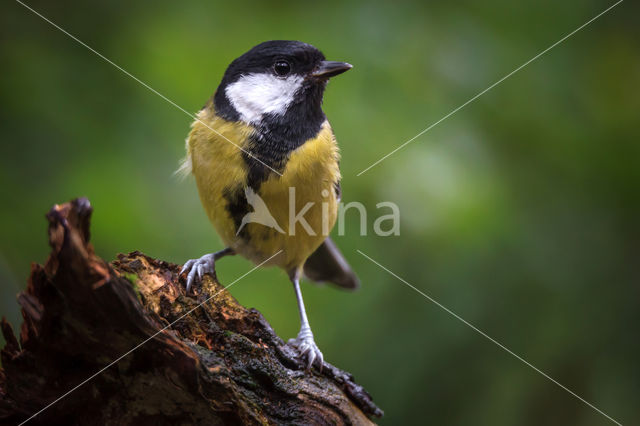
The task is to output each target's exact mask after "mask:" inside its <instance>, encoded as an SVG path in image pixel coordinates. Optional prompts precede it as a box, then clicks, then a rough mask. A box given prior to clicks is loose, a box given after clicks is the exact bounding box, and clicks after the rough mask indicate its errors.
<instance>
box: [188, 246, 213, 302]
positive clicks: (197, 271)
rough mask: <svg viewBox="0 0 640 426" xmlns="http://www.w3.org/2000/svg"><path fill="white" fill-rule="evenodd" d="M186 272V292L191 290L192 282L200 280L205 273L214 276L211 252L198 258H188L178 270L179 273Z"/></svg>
mask: <svg viewBox="0 0 640 426" xmlns="http://www.w3.org/2000/svg"><path fill="white" fill-rule="evenodd" d="M185 272H188V275H187V293H189V290H191V286H192V285H193V283H195V282H198V281H202V278H203V277H204V275H205V274H210V275H212V276H214V277H215V275H216V264H215V259H214V257H213V254H205V255H204V256H202V257H201V258H199V259H190V260H187V262H186V263H185V264H184V266H183V267H182V270H180V275H182V274H183V273H185Z"/></svg>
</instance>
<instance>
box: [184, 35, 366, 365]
mask: <svg viewBox="0 0 640 426" xmlns="http://www.w3.org/2000/svg"><path fill="white" fill-rule="evenodd" d="M351 68H352V66H351V65H350V64H348V63H345V62H334V61H327V60H325V57H324V55H323V54H322V52H320V51H319V50H318V49H316V48H315V47H313V46H311V45H309V44H307V43H302V42H299V41H267V42H264V43H261V44H259V45H257V46H255V47H253V48H252V49H251V50H249V51H248V52H246V53H245V54H243V55H242V56H240V57H239V58H237V59H236V60H234V61H233V62H232V63H231V64H230V65H229V67H228V68H227V70H226V72H225V73H224V76H223V78H222V82H221V83H220V85H219V86H218V88H217V90H216V92H215V94H214V95H213V96H212V97H211V99H210V100H209V101H208V102H207V104H206V105H205V106H204V107H203V109H202V110H201V111H200V112H199V113H198V114H197V119H196V120H195V121H194V122H193V124H192V126H191V127H192V130H191V132H190V133H189V137H188V138H187V144H186V145H187V146H186V149H187V155H186V157H185V160H184V162H183V165H182V169H183V170H184V171H186V172H188V173H189V172H190V173H192V174H193V175H194V176H195V180H196V184H197V186H198V192H199V194H200V200H201V201H202V205H203V206H204V209H205V210H206V212H207V215H208V217H209V219H210V221H211V223H212V224H213V226H214V228H215V229H216V231H217V232H218V234H219V235H220V237H221V239H222V241H223V243H224V245H225V246H226V248H225V249H224V250H221V251H218V252H216V253H211V254H206V255H204V256H202V257H200V258H199V259H191V260H189V261H187V262H186V263H185V265H184V267H183V269H182V271H181V273H188V276H187V279H186V281H187V283H186V287H187V291H189V289H190V288H191V286H192V284H193V283H194V282H196V281H199V280H201V279H202V277H203V274H211V275H213V276H215V262H216V261H217V260H218V259H220V258H221V257H224V256H227V255H233V254H240V255H242V256H244V257H246V258H247V259H250V260H251V261H253V262H254V263H255V264H262V263H263V262H265V261H266V263H265V264H264V265H263V266H278V267H280V268H282V269H284V270H285V271H286V272H287V274H288V275H289V278H290V280H291V282H292V283H293V286H294V290H295V294H296V299H297V302H298V310H299V313H300V322H301V327H300V332H299V333H298V335H297V337H296V338H295V339H290V340H289V342H288V344H289V345H291V346H292V347H293V348H295V349H296V350H297V351H298V353H299V354H300V356H301V358H302V360H303V361H304V362H305V364H306V366H307V368H310V367H311V365H313V363H314V361H316V362H317V363H318V365H319V366H320V367H322V363H323V356H322V353H321V352H320V350H319V349H318V347H317V345H316V343H315V341H314V339H313V333H312V332H311V327H310V326H309V321H308V319H307V315H306V312H305V308H304V303H303V300H302V293H301V291H300V279H301V277H302V275H303V274H304V275H305V276H306V277H307V278H309V279H311V280H313V281H317V282H331V283H334V284H336V285H338V286H339V287H343V288H348V289H354V288H357V287H358V285H359V283H358V279H357V277H356V275H355V274H354V273H353V271H352V270H351V268H350V267H349V265H348V264H347V262H346V261H345V259H344V257H343V256H342V254H341V253H340V251H339V250H338V248H337V247H336V245H335V244H334V243H333V242H332V241H331V239H329V237H328V234H329V232H330V231H331V228H333V226H334V224H335V221H336V216H337V210H338V203H339V201H340V197H341V190H340V170H339V166H338V161H339V150H338V145H337V143H336V139H335V137H334V134H333V131H332V130H331V126H330V125H329V122H328V121H327V118H326V116H325V114H324V112H323V111H322V97H323V94H324V90H325V87H326V85H327V82H328V80H329V79H330V78H331V77H334V76H336V75H338V74H341V73H343V72H345V71H347V70H349V69H351Z"/></svg>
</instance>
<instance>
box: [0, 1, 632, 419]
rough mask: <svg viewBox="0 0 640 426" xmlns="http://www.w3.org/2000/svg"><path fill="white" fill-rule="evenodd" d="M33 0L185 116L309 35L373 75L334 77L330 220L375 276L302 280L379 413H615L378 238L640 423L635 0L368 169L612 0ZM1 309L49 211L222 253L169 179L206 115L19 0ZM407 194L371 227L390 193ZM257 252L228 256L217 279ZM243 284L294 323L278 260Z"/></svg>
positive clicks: (365, 272)
mask: <svg viewBox="0 0 640 426" xmlns="http://www.w3.org/2000/svg"><path fill="white" fill-rule="evenodd" d="M28 4H30V5H31V6H33V7H34V8H36V9H37V10H38V11H40V12H41V13H43V14H44V15H45V16H47V17H48V18H50V19H51V20H53V21H54V22H56V23H57V24H59V25H60V26H62V27H63V28H65V29H66V30H68V31H69V32H71V33H72V34H74V35H75V36H77V37H78V38H80V39H81V40H83V41H84V42H86V43H88V44H89V45H90V46H92V47H93V48H95V49H96V50H98V51H99V52H101V53H103V54H104V55H106V56H107V57H108V58H110V59H112V60H113V61H114V62H116V63H117V64H119V65H120V66H122V67H123V68H125V69H126V70H128V71H129V72H131V73H132V74H134V75H135V76H137V77H139V78H140V79H141V80H143V81H144V82H146V83H148V84H149V85H150V86H152V87H153V88H155V89H157V90H158V91H159V92H161V93H162V94H164V95H166V96H167V97H168V98H170V99H172V100H173V101H175V102H176V103H177V104H179V105H180V106H182V107H184V108H185V109H186V110H188V111H193V112H196V111H197V110H198V109H199V108H200V107H201V106H202V105H203V104H204V102H205V101H206V100H207V99H208V97H209V96H210V95H211V94H212V93H213V91H214V90H215V88H216V86H217V84H218V82H219V81H220V79H221V77H222V73H223V72H224V69H225V67H226V65H227V64H228V63H229V62H230V61H231V60H233V59H234V58H235V57H237V56H239V55H240V54H242V53H243V52H245V51H246V50H248V49H249V48H250V47H252V46H253V45H255V44H257V43H258V42H261V41H264V40H269V39H298V40H303V41H306V42H309V43H312V44H314V45H316V46H317V47H318V48H320V49H321V50H323V51H324V53H325V55H326V56H327V58H329V59H334V60H345V61H348V62H350V63H352V64H354V66H355V67H354V69H353V70H352V71H350V72H349V73H346V74H344V75H342V76H340V77H339V78H336V79H335V80H333V81H332V82H331V84H330V85H329V87H328V90H327V93H326V96H325V112H326V113H327V115H328V117H329V119H330V120H331V123H332V125H333V128H334V130H335V133H336V135H337V137H338V140H339V142H340V144H341V147H342V153H343V159H342V164H341V165H342V171H343V175H344V177H343V184H342V185H343V194H344V201H345V202H349V201H360V202H362V203H364V204H365V205H366V206H367V207H368V208H369V220H368V230H369V234H370V235H368V236H360V235H359V220H358V217H357V215H356V214H355V212H354V211H351V212H350V213H348V214H347V222H346V229H347V232H346V235H345V236H343V237H336V241H337V242H338V244H339V245H340V246H341V248H342V249H343V251H344V253H345V255H346V257H347V258H348V260H349V262H350V263H351V264H352V265H353V267H354V268H355V270H356V271H357V272H358V274H359V275H360V277H361V279H362V283H363V285H362V289H361V290H360V291H358V292H356V293H345V292H341V291H339V290H336V289H333V288H327V287H317V286H312V285H307V284H305V286H304V288H303V293H304V295H305V301H306V303H307V310H308V312H309V315H310V320H311V324H312V326H313V329H314V332H315V334H316V339H317V341H318V343H319V345H320V347H321V349H322V350H323V352H324V354H325V358H326V359H327V360H328V361H329V362H331V363H334V364H335V365H337V366H339V367H341V368H344V369H346V370H348V371H351V372H353V374H354V375H355V377H356V379H357V380H358V381H359V382H360V383H362V384H363V385H364V386H365V387H366V388H367V389H368V390H369V391H370V393H371V394H372V395H373V397H374V400H375V401H376V402H377V403H378V404H379V405H380V406H381V407H382V408H383V409H384V410H385V411H386V416H385V417H384V418H383V419H381V420H380V423H381V424H387V425H399V424H425V423H431V424H446V425H470V424H486V425H514V424H525V425H529V424H530V425H539V424H545V425H569V424H571V425H573V424H580V425H600V424H610V422H609V421H608V420H607V419H606V418H605V417H603V416H602V415H600V414H598V413H597V412H596V411H594V410H593V409H591V408H589V407H588V406H586V405H585V404H583V403H582V402H580V401H579V400H577V399H576V398H574V397H573V396H571V395H570V394H569V393H567V392H566V391H564V390H562V389H560V388H559V387H558V386H556V385H555V384H553V383H551V382H550V381H548V380H547V379H545V378H544V377H542V376H541V375H540V374H538V373H536V372H535V371H533V370H532V369H531V368H529V367H528V366H526V365H525V364H523V363H522V362H520V361H518V360H517V359H515V358H514V357H512V356H511V355H509V354H507V353H506V352H504V351H503V350H501V349H500V348H498V347H497V346H496V345H494V344H493V343H491V342H490V341H489V340H487V339H485V338H484V337H482V336H480V335H479V334H478V333H476V332H475V331H473V330H472V329H470V328H468V327H467V326H465V325H464V324H462V323H461V322H459V321H458V320H457V319H455V318H454V317H452V316H451V315H450V314H448V313H446V312H444V311H443V310H441V309H440V308H439V307H437V306H436V305H434V304H433V303H431V302H430V301H428V300H427V299H425V298H423V297H422V296H420V295H418V294H417V293H416V292H414V291H413V290H411V289H410V288H408V287H407V286H405V285H404V284H402V283H401V282H400V281H398V280H397V279H395V278H393V277H392V276H390V275H389V274H387V273H386V272H384V271H382V270H381V269H380V268H378V267H377V266H376V265H374V264H373V263H371V262H370V261H368V260H367V259H365V258H364V257H363V256H361V255H359V254H358V253H357V252H356V250H357V249H359V250H362V251H363V252H364V253H366V254H367V255H369V256H371V257H372V258H374V259H376V260H378V261H379V262H381V263H382V264H383V265H385V266H387V267H388V268H390V269H391V270H392V271H394V272H395V273H397V274H398V275H400V276H401V277H403V278H404V279H406V280H407V281H408V282H410V283H412V284H413V285H415V286H416V287H417V288H419V289H421V290H422V291H424V292H425V293H427V294H428V295H430V296H431V297H433V298H434V299H435V300H437V301H439V302H440V303H442V304H443V305H445V306H447V307H448V308H450V309H452V310H453V311H455V312H456V313H457V314H459V315H460V316H461V317H463V318H465V319H466V320H468V321H470V322H471V323H473V324H474V325H476V326H477V327H479V328H480V329H482V330H483V331H485V332H486V333H488V334H489V335H490V336H492V337H494V338H495V339H497V340H498V341H500V342H501V343H503V344H504V345H506V346H507V347H509V348H510V349H512V350H513V351H514V352H515V353H517V354H519V355H521V356H522V357H523V358H525V359H526V360H528V361H529V362H531V363H532V364H534V365H535V366H537V367H538V368H540V369H541V370H543V371H545V372H546V373H548V374H549V375H550V376H552V377H553V378H555V379H557V380H558V381H559V382H560V383H562V384H564V385H566V386H567V387H568V388H570V389H571V390H573V391H575V392H576V393H577V394H578V395H580V396H582V397H584V398H585V399H586V400H588V401H590V402H592V403H593V404H594V405H596V406H597V407H598V408H600V409H601V410H603V411H604V412H606V413H607V414H609V415H610V416H612V417H613V418H615V419H617V420H618V421H620V422H622V423H634V422H637V421H638V420H639V419H640V406H639V405H638V401H639V400H640V368H639V367H638V361H639V360H640V344H639V340H638V337H639V331H640V327H639V325H640V309H639V305H640V283H639V279H640V269H639V264H638V249H639V243H640V229H639V226H638V215H639V213H640V196H639V195H640V167H639V165H640V164H639V163H640V145H639V138H638V136H639V132H638V130H637V127H638V124H639V120H638V115H639V111H640V96H639V89H640V37H639V32H638V12H639V10H638V7H637V5H636V4H633V3H632V2H630V1H627V2H624V3H622V4H620V5H619V6H617V7H616V8H614V9H613V10H612V11H611V12H609V13H608V14H606V15H604V16H603V17H601V18H600V19H599V20H597V21H595V22H594V23H593V24H591V25H589V26H588V27H586V28H585V29H584V30H583V31H581V32H579V33H577V34H576V35H575V36H573V37H572V38H570V39H568V40H567V41H566V42H564V43H562V44H561V45H559V46H558V47H557V48H555V49H554V50H552V51H550V52H549V53H547V54H546V55H544V56H543V57H541V58H540V59H539V60H537V61H535V62H533V63H532V64H530V65H529V66H527V67H526V68H524V69H523V70H522V71H520V72H518V73H517V74H515V75H514V76H512V77H511V78H509V79H508V80H506V81H505V82H503V83H502V84H500V85H499V86H497V87H495V88H494V89H492V90H491V91H489V92H488V93H486V94H485V95H483V96H482V97H480V98H479V99H478V100H477V101H475V102H473V103H472V104H470V105H468V106H467V107H465V108H464V109H462V110H461V111H459V112H458V113H457V114H455V115H453V116H452V117H450V118H448V119H447V120H445V121H443V122H442V123H440V124H439V125H438V126H436V127H435V128H433V130H431V131H429V132H428V133H426V134H425V135H423V136H422V137H420V138H419V139H417V140H416V141H415V142H413V143H412V144H411V145H409V146H408V147H406V148H404V149H403V150H401V151H399V152H398V153H397V154H395V155H393V156H391V157H390V158H388V159H387V160H386V161H384V162H383V163H381V164H380V165H378V166H377V167H375V168H373V169H371V170H370V171H368V172H367V173H365V174H363V175H362V176H360V177H357V176H356V174H357V173H358V172H360V171H361V170H362V169H364V168H365V167H367V166H369V165H370V164H371V163H372V162H374V161H375V160H377V159H378V158H380V157H381V156H382V155H384V154H386V153H388V152H389V151H391V150H392V149H394V148H395V147H397V146H398V145H400V144H401V143H402V142H404V141H406V140H407V139H409V138H411V137H412V136H414V135H415V134H416V133H418V132H419V131H420V130H422V129H424V128H425V127H427V126H428V125H430V124H432V123H433V122H435V121H437V120H438V119H440V118H441V117H443V116H444V115H445V114H447V113H448V112H450V111H451V110H453V109H454V108H456V107H457V106H459V105H461V104H462V103H464V102H465V101H467V100H468V99H470V98H471V97H473V96H474V95H475V94H477V93H478V92H480V91H481V90H483V89H485V88H486V87H488V86H489V85H490V84H492V83H494V82H495V81H497V80H498V79H499V78H501V77H502V76H504V75H506V74H507V73H509V72H510V71H512V70H513V69H515V68H516V67H517V66H519V65H520V64H522V63H524V62H525V61H527V60H528V59H530V58H531V57H533V56H534V55H536V54H537V53H539V52H540V51H542V50H543V49H545V48H546V47H548V46H549V45H551V44H552V43H554V42H556V41H557V40H559V39H560V38H561V37H562V36H564V35H566V34H568V33H569V32H571V31H572V30H574V29H575V28H577V27H578V26H580V25H582V24H583V23H585V22H586V21H587V20H589V19H591V18H592V17H594V16H595V15H596V14H598V13H599V12H601V11H602V10H604V9H605V8H606V7H608V6H609V5H611V4H613V2H604V1H570V2H556V1H550V0H545V1H542V2H533V1H528V2H511V1H506V0H488V1H487V0H483V1H479V0H473V1H462V2H449V3H444V2H443V3H435V2H418V1H416V2H414V3H406V4H402V5H400V4H396V5H392V4H387V5H382V4H379V5H376V4H373V3H369V2H314V3H311V2H295V3H286V2H274V3H270V2H269V3H268V2H255V3H252V2H245V1H234V2H172V1H157V2H139V3H135V4H133V3H132V2H126V1H121V0H118V1H108V2H107V1H98V2H92V4H90V5H89V4H87V3H86V2H71V1H60V2H45V1H30V2H29V3H28ZM0 34H1V35H2V38H1V45H0V58H1V60H2V62H1V64H2V71H1V75H2V77H1V78H0V90H1V92H0V99H1V103H0V105H1V106H0V108H1V111H2V124H1V125H2V143H1V150H0V181H1V182H2V185H1V186H0V191H1V193H0V195H1V196H2V200H3V202H2V203H1V204H0V232H1V234H0V280H1V283H2V285H1V287H0V297H1V301H0V311H1V313H3V314H4V315H6V316H7V317H8V318H9V319H10V321H11V322H12V323H13V324H14V325H15V326H18V324H19V323H20V315H19V311H18V308H17V303H16V301H15V295H16V293H18V292H19V291H20V290H21V289H23V288H24V287H25V283H26V278H27V276H28V274H29V268H30V266H29V265H30V262H32V261H35V262H40V263H42V262H44V260H45V259H46V256H47V253H48V247H47V242H46V225H45V220H44V213H45V212H46V211H47V210H48V209H49V207H50V206H51V205H52V204H54V203H59V202H64V201H66V200H69V199H71V198H74V197H77V196H86V197H88V198H89V199H90V200H91V202H92V204H93V206H94V208H95V212H94V217H93V227H92V238H93V243H94V245H95V247H96V250H97V252H98V253H99V254H100V255H101V256H103V257H104V258H105V259H113V258H114V257H115V255H116V253H118V252H128V251H132V250H136V249H138V250H142V251H144V252H145V253H147V254H149V255H151V256H154V257H158V258H162V259H166V260H169V261H172V262H177V263H182V262H183V261H185V260H186V259H188V258H193V257H197V256H200V255H202V254H204V253H205V252H211V251H213V250H218V249H220V248H221V243H220V241H219V240H218V238H217V236H216V235H215V233H214V231H213V229H212V227H211V226H210V225H209V223H208V221H207V219H206V217H205V214H204V212H203V210H202V208H201V206H200V202H199V199H198V195H197V192H196V187H195V183H194V182H193V179H187V180H186V181H180V180H179V179H177V178H175V177H174V176H173V175H172V172H173V171H174V170H175V169H176V168H177V166H178V161H179V159H180V158H181V157H182V156H183V154H184V138H185V137H186V135H187V132H188V130H189V124H190V121H191V120H190V118H189V117H187V116H186V115H185V114H184V113H182V112H180V111H178V110H177V109H175V108H174V107H172V106H171V105H169V104H168V103H167V102H165V101H164V100H162V99H161V98H159V97H158V96H156V95H154V94H153V93H151V92H150V91H148V90H147V89H145V88H144V87H142V86H141V85H140V84H138V83H136V82H135V81H134V80H132V79H131V78H129V77H127V76H125V75H124V74H122V73H121V72H120V71H118V70H116V69H115V68H113V67H112V66H110V65H108V64H107V63H105V62H104V61H103V60H102V59H100V58H99V57H97V56H96V55H94V54H92V53H91V52H89V51H88V50H87V49H85V48H84V47H82V46H80V45H79V44H78V43H76V42H74V41H73V40H71V39H69V38H68V37H67V36H65V35H64V34H62V33H61V32H59V31H58V30H56V29H54V28H53V27H51V26H50V25H49V24H47V23H46V22H44V21H43V20H42V19H40V18H39V17H37V16H36V15H34V14H33V13H31V12H29V11H28V10H26V9H25V8H24V7H22V6H20V5H19V4H18V3H15V2H12V1H6V2H3V5H2V13H1V14H0ZM381 201H394V202H396V203H397V204H398V206H399V207H400V209H401V215H402V216H401V218H402V220H401V235H400V236H397V237H376V236H374V235H371V234H372V225H373V221H374V219H375V218H376V217H377V216H378V215H379V214H380V213H382V211H379V210H376V208H375V204H376V203H378V202H381ZM250 267H251V265H250V264H249V263H248V262H247V261H245V260H243V259H240V258H229V259H225V260H224V261H222V262H220V263H219V266H218V275H219V277H220V278H221V280H222V282H223V283H224V282H227V283H228V282H230V281H232V280H233V279H235V278H236V277H238V276H239V275H241V274H242V273H244V272H245V271H247V270H248V269H249V268H250ZM231 292H232V293H233V294H234V295H235V296H236V297H237V298H238V300H239V301H240V302H241V303H242V304H244V305H245V306H248V307H255V308H257V309H259V310H260V311H262V312H263V314H264V315H265V317H266V318H267V319H268V320H269V321H270V322H271V324H272V325H273V326H274V328H275V330H276V331H277V332H278V333H279V334H280V336H282V337H283V338H285V339H287V338H289V337H292V336H294V335H295V334H296V332H297V330H298V327H299V323H298V316H297V311H296V305H295V298H294V294H293V291H292V289H291V285H290V284H289V283H288V281H287V279H286V277H285V275H284V273H282V272H280V271H277V270H261V271H257V272H255V273H253V274H252V275H250V276H248V277H247V278H245V279H243V280H242V281H241V282H239V283H238V284H237V285H235V286H234V287H233V288H232V289H231Z"/></svg>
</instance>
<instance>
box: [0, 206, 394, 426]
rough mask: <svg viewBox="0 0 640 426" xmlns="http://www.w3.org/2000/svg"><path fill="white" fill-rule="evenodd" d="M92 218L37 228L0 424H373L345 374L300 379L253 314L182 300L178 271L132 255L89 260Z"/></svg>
mask: <svg viewBox="0 0 640 426" xmlns="http://www.w3.org/2000/svg"><path fill="white" fill-rule="evenodd" d="M91 212H92V208H91V206H90V204H89V202H88V201H87V200H86V199H77V200H74V201H72V202H70V203H66V204H62V205H56V206H54V207H53V208H52V209H51V211H50V212H49V213H48V214H47V219H48V221H49V242H50V245H51V248H52V251H51V254H50V255H49V258H48V260H47V262H46V264H45V265H44V266H41V265H37V264H34V265H33V266H32V271H31V276H30V278H29V282H28V286H27V289H26V291H24V292H22V293H20V294H19V295H18V302H19V303H20V306H21V307H22V316H23V319H24V322H23V323H22V327H21V330H20V336H19V337H20V338H19V339H18V338H16V336H15V335H14V332H13V330H12V328H11V326H10V325H9V324H8V323H7V321H6V320H5V319H4V318H3V320H2V324H1V326H2V333H3V335H4V337H5V340H6V344H5V347H4V349H2V352H1V357H2V368H1V369H0V423H2V424H17V423H20V422H22V421H24V420H27V419H29V418H30V417H31V416H33V415H34V414H36V413H38V414H37V415H36V416H35V417H32V418H31V420H30V421H29V423H32V424H47V425H51V424H107V425H133V424H135V425H145V424H153V425H164V424H171V425H175V424H203V425H204V424H206V425H215V424H282V423H285V424H370V423H371V421H370V418H372V417H379V416H381V415H382V411H381V410H380V409H379V408H378V407H377V406H376V405H375V404H374V403H373V401H372V400H371V397H370V396H369V394H367V392H366V391H365V390H364V389H363V388H362V387H361V386H359V385H358V384H356V383H355V382H354V380H353V377H352V376H351V375H350V374H349V373H346V372H344V371H341V370H339V369H338V368H336V367H334V366H332V365H330V364H328V363H326V362H325V363H324V365H323V367H322V370H321V371H320V370H318V369H317V368H314V369H313V370H311V371H305V369H304V367H303V365H302V363H301V362H300V361H299V360H298V358H297V357H296V354H295V352H293V351H292V350H291V349H290V348H289V347H288V346H287V345H285V344H284V343H283V341H282V340H281V339H280V338H279V337H278V336H277V335H276V334H275V333H274V331H273V330H272V328H271V326H270V325H269V324H268V323H267V321H266V320H265V319H264V318H263V316H262V315H261V314H260V312H258V311H256V310H255V309H246V308H244V307H243V306H241V305H240V304H238V302H237V301H236V300H235V299H234V298H233V297H232V296H231V295H230V294H229V293H228V292H227V291H225V290H223V288H222V286H221V285H220V284H219V283H218V282H217V280H216V279H214V278H211V277H208V276H207V277H206V278H205V280H204V282H203V284H202V287H201V288H200V289H199V290H198V291H197V293H196V295H193V294H190V295H186V294H185V290H184V282H183V279H184V278H183V277H179V275H178V272H179V266H178V265H175V264H172V263H168V262H164V261H161V260H156V259H153V258H150V257H149V256H146V255H144V254H142V253H139V252H133V253H130V254H128V255H119V256H118V259H117V260H115V261H114V262H111V263H107V262H105V261H104V260H102V259H100V258H99V257H97V256H96V255H95V253H94V251H93V247H92V245H91V244H90V243H89V221H90V217H91ZM201 303H202V305H200V304H201ZM185 314H187V315H186V316H185ZM87 379H89V380H87ZM69 391H71V392H70V393H68V392H69ZM61 396H63V397H62V398H61V399H59V398H60V397H61ZM52 403H53V404H52ZM50 404H51V405H50ZM45 407H48V408H46V409H45V410H44V411H41V410H42V409H43V408H45Z"/></svg>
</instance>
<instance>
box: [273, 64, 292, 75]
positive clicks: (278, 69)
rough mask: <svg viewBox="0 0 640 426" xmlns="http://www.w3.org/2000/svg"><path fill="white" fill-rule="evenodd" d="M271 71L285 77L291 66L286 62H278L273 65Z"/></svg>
mask: <svg viewBox="0 0 640 426" xmlns="http://www.w3.org/2000/svg"><path fill="white" fill-rule="evenodd" d="M273 71H274V72H275V73H276V74H277V75H279V76H285V75H287V74H289V72H290V71H291V65H290V64H289V62H287V61H278V62H276V63H275V64H273Z"/></svg>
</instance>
